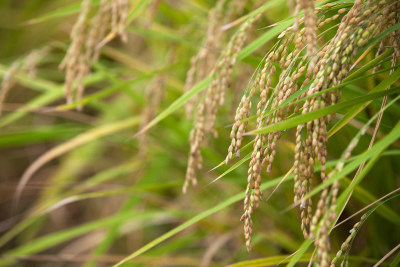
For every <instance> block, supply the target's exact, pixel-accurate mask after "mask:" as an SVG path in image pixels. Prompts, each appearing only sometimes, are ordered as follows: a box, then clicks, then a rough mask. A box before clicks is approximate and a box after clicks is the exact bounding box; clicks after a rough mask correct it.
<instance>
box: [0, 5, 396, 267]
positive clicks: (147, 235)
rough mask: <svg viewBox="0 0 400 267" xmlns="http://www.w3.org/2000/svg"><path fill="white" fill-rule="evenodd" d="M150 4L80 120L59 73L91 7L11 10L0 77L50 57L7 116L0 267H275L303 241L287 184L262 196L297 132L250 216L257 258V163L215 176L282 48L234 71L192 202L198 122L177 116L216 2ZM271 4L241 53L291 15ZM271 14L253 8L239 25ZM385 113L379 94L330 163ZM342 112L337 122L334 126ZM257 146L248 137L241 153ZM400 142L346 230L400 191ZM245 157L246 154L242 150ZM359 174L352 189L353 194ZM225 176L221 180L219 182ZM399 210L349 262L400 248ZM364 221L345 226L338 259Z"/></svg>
mask: <svg viewBox="0 0 400 267" xmlns="http://www.w3.org/2000/svg"><path fill="white" fill-rule="evenodd" d="M98 2H99V1H93V3H98ZM150 2H152V1H149V0H147V1H146V0H141V1H135V0H131V1H130V4H131V9H130V13H129V22H130V23H129V25H128V28H127V29H128V36H129V38H128V42H127V43H123V42H121V41H120V40H119V39H114V40H113V41H112V42H110V43H109V44H107V45H106V46H105V47H104V48H103V49H102V50H101V57H100V59H99V60H98V61H97V62H95V63H93V65H92V73H91V74H90V76H88V77H87V78H85V84H86V92H85V96H84V97H83V99H82V102H81V104H83V106H84V107H83V110H82V111H81V112H78V111H77V110H76V109H75V107H76V105H74V103H73V104H69V105H67V104H65V100H64V98H63V93H62V87H63V81H64V73H63V72H62V71H59V70H58V65H59V63H60V61H61V60H62V58H63V57H64V55H65V52H66V49H67V47H68V44H69V42H70V40H69V32H70V30H71V27H72V25H73V24H74V22H75V20H76V18H77V14H78V12H79V9H80V1H66V0H57V1H47V0H29V1H28V0H2V1H1V2H0V40H1V41H0V77H2V78H4V76H5V75H6V73H7V71H8V70H9V68H10V67H11V65H12V63H13V62H14V61H16V60H22V59H23V58H24V57H26V56H27V55H28V54H29V53H30V52H31V51H32V50H35V49H41V48H43V47H47V48H48V49H49V52H48V53H47V54H46V56H44V57H43V58H42V59H41V60H40V63H39V65H38V67H37V74H36V75H35V76H34V77H31V76H29V75H27V73H25V72H17V74H16V75H15V77H14V78H15V80H16V84H15V85H14V86H13V87H12V89H11V90H10V92H9V93H8V95H7V97H6V100H5V102H4V104H3V113H2V116H1V117H0V127H1V128H0V150H1V152H0V182H1V186H0V195H1V198H0V201H1V202H0V208H1V211H2V212H1V215H0V219H1V221H0V232H1V235H0V247H1V248H0V249H1V251H2V252H1V254H2V257H1V258H0V264H2V265H10V266H11V265H12V266H111V265H113V264H116V263H117V262H118V261H120V260H122V259H123V258H125V257H126V256H127V255H129V254H131V253H133V252H137V257H135V258H134V259H132V260H130V261H129V263H125V264H126V266H223V265H228V264H234V263H238V262H241V261H246V260H252V259H259V260H261V261H260V263H259V264H260V265H256V263H254V262H252V263H251V262H247V263H243V264H242V265H238V266H251V264H254V266H265V265H268V264H278V263H279V262H285V260H287V257H288V256H289V255H291V254H292V253H294V252H295V251H296V250H297V249H298V248H299V247H300V246H301V244H303V242H304V238H303V236H302V233H301V229H300V226H299V214H298V211H297V209H293V208H290V205H291V204H292V203H293V189H292V187H293V185H292V181H291V180H290V179H289V180H288V181H287V182H284V183H282V185H280V187H279V188H278V189H277V191H276V192H275V193H274V195H272V196H271V198H269V199H268V201H267V197H268V196H269V195H270V194H271V192H272V190H273V188H274V187H275V186H276V185H277V183H278V182H279V181H280V178H281V177H282V176H283V175H285V174H286V173H287V171H288V170H289V169H290V168H291V166H292V165H293V156H294V152H293V151H294V132H292V131H289V132H288V134H287V135H285V138H284V139H282V140H281V141H280V142H279V144H278V153H277V158H276V161H275V164H274V165H273V169H272V171H271V173H270V174H269V175H268V176H267V175H263V181H264V182H266V183H265V184H264V196H265V197H264V198H265V199H264V201H262V203H261V205H260V208H259V209H258V210H257V211H256V212H255V216H254V218H253V221H254V227H253V231H254V233H253V235H254V236H253V250H252V251H251V252H250V253H248V252H247V251H246V247H245V245H244V239H243V225H242V223H241V222H240V221H239V218H240V216H241V214H242V201H241V200H242V198H243V192H244V190H245V187H246V184H247V181H246V177H247V164H238V167H237V168H235V169H233V170H232V169H229V168H230V167H231V166H232V165H233V164H234V163H236V162H234V163H233V164H230V165H229V166H225V165H223V166H220V167H218V168H216V169H213V168H214V167H215V166H217V165H219V164H220V163H221V162H223V161H224V159H225V157H226V151H227V148H228V146H229V142H230V140H229V132H230V125H231V123H232V121H233V117H234V113H235V110H236V107H237V104H238V101H239V100H240V98H241V96H242V94H243V92H244V89H245V88H246V86H247V84H248V83H249V81H250V79H251V76H252V75H253V73H254V72H255V70H256V67H257V66H258V64H259V62H261V60H262V58H263V57H264V55H265V54H266V52H267V51H269V50H270V49H271V48H272V46H273V45H274V40H275V39H273V40H272V41H270V42H266V43H263V44H262V45H261V46H259V47H256V48H258V49H255V51H252V53H251V54H250V55H248V56H246V57H244V58H243V59H242V61H241V62H239V63H238V64H237V65H236V66H235V67H234V79H233V85H232V88H231V89H230V90H231V91H230V92H229V93H228V95H227V101H226V104H225V106H223V107H221V108H220V110H219V115H218V119H217V122H216V129H217V131H218V137H217V138H208V139H207V146H206V147H205V148H203V149H202V154H203V157H204V162H203V170H202V171H201V172H200V173H199V174H198V177H199V184H198V185H197V186H195V187H191V188H190V189H189V192H188V193H187V194H182V184H183V181H184V177H185V171H186V166H187V158H188V153H189V148H190V145H189V132H190V129H191V127H192V120H188V119H187V118H186V117H185V112H184V109H183V108H182V107H179V108H177V109H176V110H172V111H173V112H168V111H169V107H170V106H171V104H172V103H174V101H176V100H177V99H178V98H179V97H181V96H182V94H183V93H184V84H185V78H186V73H187V71H188V69H189V67H190V59H191V57H192V56H193V55H195V54H196V53H197V51H198V50H199V48H200V46H201V43H202V40H203V38H204V36H205V32H206V29H207V23H208V12H209V10H210V9H211V8H213V6H214V4H215V1H212V0H192V1H184V0H178V1H175V0H174V1H172V0H171V1H169V0H165V1H160V3H159V5H158V6H157V7H156V10H153V11H151V10H150V9H151V3H150ZM275 2H276V4H274V5H272V6H271V7H270V8H269V9H268V10H267V11H266V12H263V13H262V16H261V18H260V20H259V21H258V22H257V23H256V25H255V26H254V27H253V29H251V30H250V31H249V33H248V34H249V37H248V40H247V43H246V44H245V46H248V45H250V44H252V43H253V42H254V40H256V39H257V38H258V37H259V36H261V35H263V34H264V33H266V32H268V31H269V30H270V28H267V26H269V25H271V24H273V23H276V22H279V21H281V20H283V19H286V18H287V17H288V16H290V14H291V13H290V12H289V8H288V6H287V4H286V1H275ZM346 3H348V2H346ZM263 4H264V1H258V0H253V1H247V3H246V5H245V7H244V11H243V14H240V16H239V17H238V18H240V17H241V16H245V15H246V14H248V13H250V12H252V11H253V10H255V9H256V8H258V7H260V6H261V5H263ZM348 4H351V1H350V2H349V3H348ZM151 12H154V14H153V15H152V17H149V16H151V15H150V14H151ZM237 29H238V25H234V26H233V27H231V28H230V29H228V30H226V31H225V32H224V43H223V46H225V45H226V44H227V42H228V41H229V38H230V37H232V35H233V34H234V33H235V32H236V31H237ZM278 34H279V32H278V33H277V34H275V35H274V37H275V36H277V35H278ZM334 34H335V29H333V30H330V31H328V32H327V33H326V34H325V35H324V36H323V38H325V40H329V39H330V38H332V37H333V35H334ZM213 52H215V51H213ZM217 53H218V52H217ZM372 58H373V53H370V54H368V55H367V57H366V59H365V62H368V60H371V59H372ZM386 76H387V74H385V73H382V74H378V75H376V76H373V77H369V78H365V79H361V80H359V81H357V82H354V83H352V84H350V85H347V86H346V87H345V89H344V90H343V100H346V99H351V98H352V97H355V96H360V95H363V94H364V92H365V91H368V90H370V89H372V88H374V86H375V85H376V84H378V83H379V82H380V81H382V80H383V79H385V77H386ZM160 77H162V78H163V79H164V80H165V82H164V83H163V86H162V87H161V88H160V90H159V93H160V96H161V101H160V105H159V107H158V106H154V107H151V108H150V109H151V110H152V112H153V114H154V115H153V117H154V116H156V115H157V114H160V113H162V112H165V111H167V113H166V114H165V115H166V116H165V117H163V119H162V120H160V121H158V123H157V124H155V125H154V127H152V128H150V129H149V131H148V137H147V141H146V144H143V143H141V142H140V140H141V139H140V138H139V137H135V138H131V137H132V136H133V135H134V134H135V133H137V132H138V131H139V130H140V127H142V126H141V121H142V115H143V113H144V112H145V109H146V107H148V106H149V105H151V102H150V100H149V98H148V97H146V91H148V90H150V88H151V86H157V79H159V78H160ZM395 84H397V86H398V85H399V82H398V81H397V82H396V83H395ZM393 98H394V97H393V96H390V98H389V99H393ZM380 106H381V99H377V100H374V101H373V102H372V103H371V104H370V105H369V106H368V107H366V108H365V109H364V110H363V111H362V112H361V113H360V114H359V115H357V117H355V118H354V119H353V120H351V121H350V122H349V123H348V124H347V125H346V126H345V127H344V128H343V129H341V130H340V132H339V133H337V134H335V135H333V136H332V138H330V139H329V142H328V152H329V153H328V160H329V161H335V160H337V159H338V158H339V157H340V155H341V153H342V151H343V150H344V149H345V148H346V147H347V145H348V142H349V140H350V139H351V138H352V137H353V136H354V135H355V134H356V133H357V132H358V130H359V129H360V128H361V127H362V125H363V124H364V123H365V122H367V121H368V120H369V119H370V118H371V117H372V115H373V114H375V113H376V112H377V111H379V109H380ZM343 114H345V111H343V112H339V114H338V117H339V118H340V116H341V115H343ZM399 114H400V106H399V103H398V101H397V102H396V103H394V104H393V105H392V106H391V107H390V108H388V109H387V111H386V112H385V114H384V116H383V120H382V123H381V126H380V128H379V132H378V139H379V138H382V137H384V136H386V135H387V134H388V133H389V132H390V131H391V130H392V128H393V126H394V125H395V124H396V123H397V121H398V119H399ZM372 130H373V129H371V128H369V129H368V131H367V133H368V134H366V135H365V136H363V137H362V138H361V140H360V143H359V145H358V147H357V148H356V149H355V151H354V154H355V155H358V154H360V153H361V152H363V151H364V150H365V149H366V148H367V147H368V145H369V142H370V138H371V133H372ZM249 141H251V138H249V137H246V138H245V142H244V143H245V144H246V143H247V142H249ZM399 145H400V142H399V140H397V141H395V142H394V143H393V144H392V145H391V146H390V147H389V149H388V150H387V151H386V152H385V153H386V154H383V155H382V156H381V157H380V158H379V159H378V161H377V162H376V163H375V164H374V166H373V167H372V169H371V170H370V171H369V172H368V174H367V176H366V177H365V179H364V180H363V182H362V183H361V184H359V185H358V186H357V187H356V188H355V191H354V193H353V196H352V197H351V199H350V201H349V203H348V205H347V206H346V209H345V211H344V213H343V215H342V217H341V218H342V219H344V218H347V217H348V216H351V215H352V214H354V213H355V212H357V211H358V210H359V209H361V208H363V207H365V206H366V205H368V204H370V203H372V202H374V201H375V200H377V199H378V198H380V197H382V196H383V195H385V194H387V193H389V192H391V191H393V190H394V189H396V188H398V187H399V185H400V177H399V173H400V167H399V166H400V157H399V156H398V155H399ZM143 146H146V147H147V149H146V152H145V153H144V154H142V153H139V151H140V150H141V148H142V147H143ZM60 147H61V150H59V151H58V152H56V153H55V155H53V157H51V158H49V159H48V160H46V162H45V164H43V165H42V166H41V167H40V168H39V169H38V170H37V172H35V173H34V174H33V177H32V178H31V179H30V181H29V182H28V183H27V185H26V186H25V187H24V188H23V191H22V194H21V197H20V200H19V204H18V206H16V207H15V206H13V203H15V194H16V187H17V184H18V182H19V181H20V179H21V176H22V175H23V173H24V172H25V171H26V170H27V169H28V167H29V166H30V164H31V163H32V162H34V161H35V160H36V159H38V158H39V157H41V156H42V155H44V154H45V153H46V152H48V151H50V150H52V149H54V148H56V149H57V148H60ZM249 152H250V150H247V151H246V150H244V154H243V155H246V154H247V153H249ZM332 167H333V165H332V164H331V165H330V168H332ZM211 169H213V170H212V171H210V170H211ZM227 170H229V173H224V172H225V171H227ZM354 173H355V172H353V173H351V174H350V175H349V176H348V177H345V178H343V179H342V180H341V188H342V189H344V188H346V187H347V186H348V184H349V181H350V180H351V179H352V177H353V175H354ZM217 177H221V178H220V179H218V181H216V182H214V183H211V182H212V181H213V180H214V179H216V178H217ZM399 208H400V207H399V205H398V198H394V199H391V200H389V201H387V202H385V203H384V205H382V206H380V207H379V208H377V209H376V210H375V211H374V212H373V213H372V214H371V215H370V216H369V217H368V219H367V221H366V222H365V224H364V225H363V227H362V228H361V229H360V231H359V232H358V233H357V236H356V238H355V241H354V243H353V245H352V248H351V252H350V255H351V256H350V258H349V260H350V266H369V265H372V263H374V262H377V261H378V260H379V259H380V258H382V257H383V256H384V255H385V254H386V253H387V252H388V251H390V250H391V249H392V248H393V247H395V246H396V245H397V244H398V242H399V236H400V227H399V225H400V216H399ZM359 218H360V217H359V216H358V217H357V216H356V217H354V218H352V219H350V220H349V221H347V222H346V223H344V224H342V225H340V226H339V227H338V228H336V229H334V231H333V233H332V235H331V246H332V253H335V252H336V251H337V250H338V249H339V248H340V245H341V243H342V242H343V241H344V240H345V239H346V238H347V236H348V231H349V230H350V229H351V228H352V226H353V225H354V223H356V222H357V221H359ZM177 227H178V228H177ZM171 230H172V232H171ZM142 252H143V253H142ZM311 253H312V249H311V248H310V249H309V250H308V251H307V253H306V254H304V255H303V257H302V258H301V260H300V262H306V261H307V260H308V259H309V258H310V255H311ZM135 256H136V255H135ZM397 258H399V257H398V256H397ZM289 259H290V258H289ZM300 262H299V263H297V264H298V265H301V264H303V263H300ZM304 265H306V263H304Z"/></svg>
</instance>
